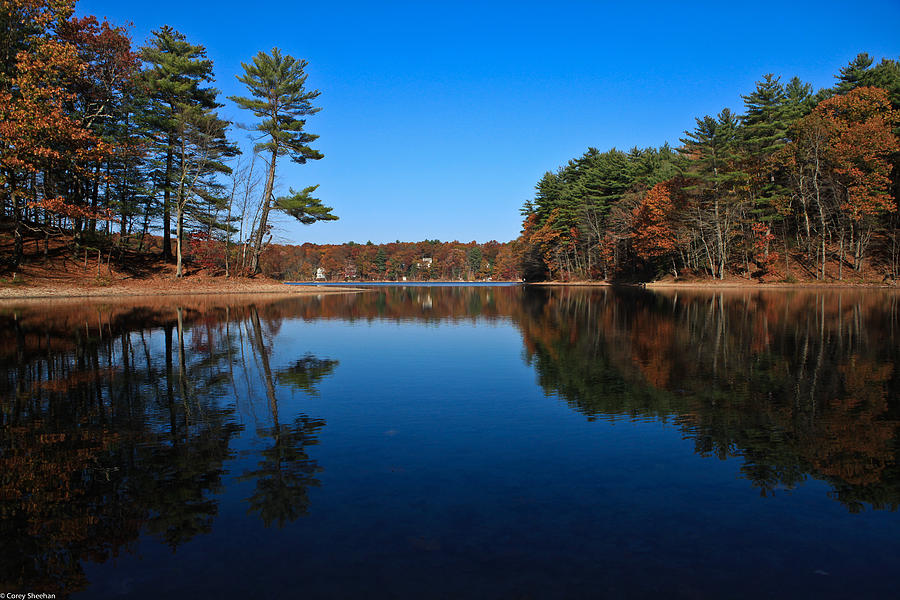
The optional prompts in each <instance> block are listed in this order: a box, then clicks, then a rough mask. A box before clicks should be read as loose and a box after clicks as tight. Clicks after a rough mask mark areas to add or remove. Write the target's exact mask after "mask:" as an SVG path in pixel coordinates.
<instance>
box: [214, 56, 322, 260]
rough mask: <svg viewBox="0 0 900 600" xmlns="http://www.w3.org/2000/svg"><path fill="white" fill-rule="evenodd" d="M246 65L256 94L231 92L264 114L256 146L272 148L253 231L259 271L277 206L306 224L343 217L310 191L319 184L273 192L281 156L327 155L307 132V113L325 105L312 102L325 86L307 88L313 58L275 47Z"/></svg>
mask: <svg viewBox="0 0 900 600" xmlns="http://www.w3.org/2000/svg"><path fill="white" fill-rule="evenodd" d="M241 66H243V67H244V74H243V75H240V76H238V78H237V79H238V81H240V82H241V83H243V84H244V85H246V86H247V89H248V91H249V92H250V96H251V97H243V96H231V97H230V100H232V101H234V102H235V103H237V105H238V106H240V107H241V108H243V109H246V110H249V111H250V112H252V113H253V115H254V116H255V117H256V118H258V119H262V120H261V121H260V122H258V123H257V124H256V125H255V126H254V128H253V129H254V130H255V131H257V132H259V134H260V137H259V139H260V140H262V141H261V142H260V143H259V144H257V145H256V150H257V151H258V152H263V151H264V152H268V153H269V165H268V172H267V174H266V183H265V187H264V190H263V197H262V202H261V210H260V217H259V223H258V224H257V227H256V231H255V232H254V234H253V242H252V243H253V248H252V254H251V257H250V271H251V272H253V273H256V272H258V271H259V255H260V253H261V252H262V246H263V239H264V236H265V235H266V233H267V231H268V223H269V211H270V210H271V209H272V208H276V209H279V210H283V211H285V212H287V213H288V214H289V215H291V216H293V217H295V218H297V219H299V220H300V221H301V222H303V223H306V224H309V223H311V222H315V221H322V220H334V219H337V217H336V216H334V215H332V214H331V209H330V208H328V207H325V206H322V204H321V202H319V200H317V199H315V198H312V197H311V196H310V195H309V194H310V192H312V190H313V189H315V188H314V187H313V188H305V189H304V190H303V191H301V192H300V193H299V194H297V193H295V192H294V193H292V195H291V196H288V197H286V198H282V199H279V200H277V201H276V200H275V198H274V197H273V190H274V188H275V174H276V167H277V164H278V158H279V157H281V156H289V157H290V159H291V160H292V161H293V162H295V163H298V164H304V163H306V161H307V160H319V159H321V158H322V153H320V152H319V151H318V150H315V149H313V148H311V147H310V144H311V143H312V142H314V141H315V140H317V139H318V137H319V136H317V135H314V134H311V133H307V132H306V131H304V127H305V126H306V119H305V118H304V117H307V116H309V115H314V114H316V113H317V112H319V111H320V110H321V108H318V107H315V106H313V105H312V102H313V100H315V99H316V98H318V97H319V93H320V92H319V90H307V89H306V78H307V74H306V72H305V71H304V69H305V68H306V66H307V62H306V61H305V60H297V59H295V58H294V57H292V56H290V55H286V54H285V55H283V54H282V53H281V50H279V49H278V48H273V49H272V53H271V54H266V53H265V52H259V53H257V55H256V56H255V57H253V63H252V64H247V63H241Z"/></svg>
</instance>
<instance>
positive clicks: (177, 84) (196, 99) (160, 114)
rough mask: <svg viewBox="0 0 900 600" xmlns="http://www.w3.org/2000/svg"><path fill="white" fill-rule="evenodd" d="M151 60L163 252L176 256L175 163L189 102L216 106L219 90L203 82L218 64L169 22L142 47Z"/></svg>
mask: <svg viewBox="0 0 900 600" xmlns="http://www.w3.org/2000/svg"><path fill="white" fill-rule="evenodd" d="M141 54H142V58H143V60H144V62H145V63H146V64H147V65H148V67H147V69H146V70H145V71H144V73H143V81H144V84H145V85H146V87H147V92H148V95H149V98H150V104H149V106H148V111H147V113H146V115H147V120H148V123H147V125H148V127H149V128H150V129H151V130H153V131H154V137H155V138H156V139H155V142H156V147H157V149H158V152H159V154H160V163H161V164H160V172H159V174H158V175H159V177H158V183H159V186H160V187H161V188H162V192H163V201H162V205H163V257H164V258H165V259H167V260H169V259H171V258H172V247H171V220H172V216H171V215H172V212H171V211H172V192H173V191H174V190H175V189H176V186H177V173H178V168H179V167H178V165H177V164H176V162H175V158H176V154H177V152H178V147H179V145H180V140H179V137H178V135H179V134H178V132H179V130H181V129H183V128H184V122H183V115H184V112H185V109H186V108H187V107H196V108H198V109H200V110H214V109H216V108H219V107H221V104H218V103H217V102H216V96H217V95H218V90H216V89H215V88H211V87H202V86H203V85H204V84H208V83H211V82H212V81H213V64H212V61H211V60H210V59H208V58H207V57H206V49H205V48H204V47H203V46H199V45H193V44H190V43H188V41H187V39H186V38H185V36H184V34H182V33H179V32H178V31H175V30H174V29H172V28H171V27H169V26H168V25H167V26H165V27H163V28H162V29H160V30H159V31H154V32H153V38H152V39H151V40H150V44H149V45H148V46H147V47H145V48H143V49H142V53H141Z"/></svg>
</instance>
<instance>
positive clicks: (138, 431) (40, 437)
mask: <svg viewBox="0 0 900 600" xmlns="http://www.w3.org/2000/svg"><path fill="white" fill-rule="evenodd" d="M278 323H279V320H278V318H272V319H269V320H267V325H269V326H270V328H273V329H275V330H277V326H278ZM241 327H246V328H247V329H248V330H249V331H250V333H251V334H252V335H251V336H250V339H251V340H256V341H257V342H258V341H260V340H262V336H263V335H264V334H263V325H262V323H261V321H260V317H259V314H258V310H257V309H256V307H255V306H249V307H248V306H246V305H241V304H239V303H238V304H236V305H235V306H228V305H225V306H223V305H221V304H218V303H215V302H209V301H196V302H193V303H190V305H189V306H188V305H184V306H183V305H178V304H174V305H171V304H168V303H165V302H160V303H158V304H157V305H156V306H138V307H134V306H128V305H121V306H112V307H109V306H102V307H97V306H90V305H86V306H85V305H80V306H72V305H65V306H64V307H63V308H61V309H59V310H56V311H45V310H42V309H32V308H28V307H27V306H26V307H22V308H19V309H13V310H9V311H7V312H5V313H3V314H2V315H0V330H2V331H9V332H12V335H9V336H3V337H2V338H0V361H2V362H0V409H2V410H0V540H2V546H3V548H2V551H0V586H2V587H3V589H4V590H7V591H16V590H22V591H30V592H37V591H46V592H51V593H58V592H59V591H60V590H66V591H67V592H68V593H71V592H74V591H77V590H79V589H84V588H85V587H86V585H87V581H86V579H85V576H84V571H83V568H82V565H83V562H84V561H86V560H90V561H93V562H103V561H105V560H107V559H108V558H110V557H113V556H116V555H117V554H118V553H119V552H120V551H121V550H123V549H125V548H129V547H130V546H131V545H133V542H134V541H135V540H137V539H138V537H139V536H140V535H141V534H142V533H143V534H145V535H149V536H152V537H155V538H158V539H160V540H161V541H163V542H164V543H165V544H166V545H168V546H169V547H170V548H171V549H172V551H173V552H174V551H175V550H176V549H177V548H178V547H179V546H180V545H182V544H185V543H187V542H189V541H190V540H191V539H193V538H194V537H195V536H197V535H198V534H204V533H208V532H209V531H211V529H212V526H213V522H214V520H215V518H216V515H217V513H218V499H217V494H219V493H220V492H221V491H222V487H223V479H224V477H225V475H226V473H227V468H226V466H225V465H226V463H227V462H228V461H229V460H230V459H232V458H234V457H235V452H234V451H233V450H232V449H231V444H232V441H233V440H234V439H235V437H236V436H237V435H239V434H240V432H241V431H242V429H243V426H242V425H240V424H239V423H238V421H237V419H236V418H235V410H236V401H239V399H237V398H236V395H237V394H239V391H238V386H237V385H236V384H235V377H234V372H235V370H238V371H241V370H243V371H247V370H248V369H250V368H251V366H252V364H253V360H252V359H251V360H250V362H249V363H248V362H245V360H244V359H245V358H247V357H249V356H250V355H251V354H252V355H254V357H255V358H257V359H261V360H262V361H263V364H264V365H265V370H264V378H265V381H266V384H267V386H269V388H267V390H269V391H271V393H268V394H267V395H268V396H269V399H270V408H272V410H273V412H272V414H273V417H274V419H275V425H274V427H272V428H268V429H265V428H264V431H265V432H266V434H267V435H269V436H271V438H272V439H273V445H272V447H271V448H269V449H266V450H264V451H262V452H261V456H262V459H263V460H262V461H261V463H260V468H259V469H258V470H257V471H254V472H253V473H249V474H247V475H246V477H248V478H253V479H258V484H257V485H258V490H259V491H258V493H257V494H255V495H254V496H253V498H251V499H250V500H249V502H250V504H251V506H252V508H253V510H256V511H258V512H259V513H260V517H261V518H262V519H263V520H264V522H266V524H269V523H270V522H271V521H272V520H277V521H278V522H280V523H284V522H286V521H289V520H292V519H295V518H296V517H297V516H298V515H299V514H301V513H302V511H303V510H304V507H305V505H306V504H307V503H308V500H306V492H305V487H306V486H309V485H316V484H317V482H316V480H315V478H314V476H313V475H314V474H315V473H316V472H318V471H320V470H321V469H320V467H318V465H317V464H316V463H315V462H314V461H312V460H311V459H310V458H309V457H308V456H307V455H306V453H305V451H304V447H305V445H308V444H314V443H315V442H316V438H315V434H316V432H317V431H318V430H319V429H320V428H321V427H323V426H324V421H322V420H321V419H312V418H309V417H305V416H301V417H298V418H297V419H296V420H295V421H294V422H293V423H291V424H290V425H287V426H284V425H280V424H279V423H278V420H277V408H276V403H275V401H274V391H272V390H271V385H272V378H271V373H270V372H269V370H268V357H269V354H270V353H271V348H270V347H267V346H265V345H263V344H259V343H257V344H254V347H253V350H254V352H245V350H244V348H243V343H244V338H243V335H242V333H241ZM160 338H162V339H160ZM307 363H308V364H318V365H319V366H318V370H317V372H315V373H310V374H309V377H308V382H309V383H308V385H310V386H312V385H314V383H315V382H316V381H318V380H320V379H321V378H323V377H324V376H326V375H327V374H328V373H329V372H330V371H331V370H333V368H334V366H335V365H336V364H337V362H336V361H323V360H320V359H316V358H315V357H311V356H306V357H303V358H301V359H300V362H299V363H298V364H307ZM244 376H245V377H246V376H247V373H246V372H245V373H244ZM297 376H299V373H298V374H297ZM239 379H240V377H239ZM298 381H299V380H298Z"/></svg>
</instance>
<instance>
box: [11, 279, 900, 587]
mask: <svg viewBox="0 0 900 600" xmlns="http://www.w3.org/2000/svg"><path fill="white" fill-rule="evenodd" d="M898 365H900V294H897V293H896V292H894V293H892V292H888V291H879V290H868V291H853V290H843V291H811V290H806V291H788V290H773V291H738V290H734V291H723V292H721V293H718V292H703V291H694V292H691V291H685V290H678V291H666V292H658V293H655V292H651V291H647V290H636V289H614V288H576V287H566V288H537V289H535V288H522V287H520V286H475V287H466V286H444V287H419V286H417V287H403V286H394V287H381V288H378V289H375V290H369V291H366V292H362V293H357V294H323V295H319V296H304V297H289V298H282V297H266V296H256V297H250V296H244V297H240V296H231V297H229V296H218V297H215V296H194V297H184V298H175V297H171V298H155V299H148V300H128V299H116V300H112V299H110V300H105V301H102V302H96V301H93V300H91V301H87V300H79V301H74V302H73V301H69V302H64V301H44V302H41V303H28V302H18V303H17V302H12V303H10V302H6V303H4V304H3V305H2V306H0V403H2V404H0V408H2V410H0V588H2V589H0V592H5V593H9V592H25V593H27V592H34V593H37V592H47V593H54V594H57V597H67V596H69V597H72V598H120V597H128V598H160V597H167V596H169V597H201V598H203V597H238V598H249V597H279V596H285V597H304V598H448V599H449V598H491V599H493V598H510V599H512V598H519V599H523V598H603V597H609V598H658V597H667V598H760V597H764V598H773V597H785V598H788V597H790V598H794V597H816V598H877V597H893V596H894V595H895V594H896V574H897V572H898V570H900V514H898V511H897V508H898V506H900V460H898V459H900V454H898V452H900V445H898V437H900V428H898V426H900V368H898Z"/></svg>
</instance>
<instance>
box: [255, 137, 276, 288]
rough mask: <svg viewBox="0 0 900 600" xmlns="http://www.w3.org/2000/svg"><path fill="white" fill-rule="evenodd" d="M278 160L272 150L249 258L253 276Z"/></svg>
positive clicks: (257, 270)
mask: <svg viewBox="0 0 900 600" xmlns="http://www.w3.org/2000/svg"><path fill="white" fill-rule="evenodd" d="M277 158H278V151H277V150H272V159H271V160H270V162H269V172H268V174H267V175H266V187H265V190H264V191H263V198H262V203H261V204H260V206H261V211H260V215H259V224H258V225H257V228H256V234H255V236H254V241H253V253H252V254H251V256H250V273H251V274H253V275H255V274H256V273H259V255H260V254H261V253H262V242H263V237H264V236H265V233H266V223H267V222H268V219H269V209H270V203H271V200H272V189H273V188H274V187H275V160H276V159H277Z"/></svg>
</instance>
